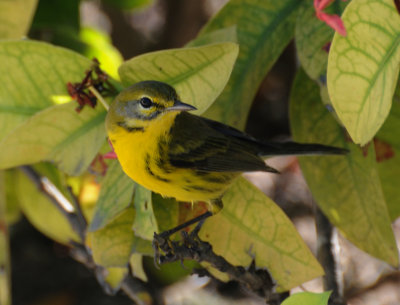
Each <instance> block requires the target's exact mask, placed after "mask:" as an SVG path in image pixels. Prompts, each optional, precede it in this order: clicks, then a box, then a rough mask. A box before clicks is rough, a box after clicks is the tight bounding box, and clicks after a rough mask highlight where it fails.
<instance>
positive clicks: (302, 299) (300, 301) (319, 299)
mask: <svg viewBox="0 0 400 305" xmlns="http://www.w3.org/2000/svg"><path fill="white" fill-rule="evenodd" d="M330 294H331V293H330V292H329V291H327V292H323V293H313V292H300V293H296V294H293V295H291V296H290V297H288V298H287V299H286V300H284V301H283V302H282V305H328V300H329V296H330Z"/></svg>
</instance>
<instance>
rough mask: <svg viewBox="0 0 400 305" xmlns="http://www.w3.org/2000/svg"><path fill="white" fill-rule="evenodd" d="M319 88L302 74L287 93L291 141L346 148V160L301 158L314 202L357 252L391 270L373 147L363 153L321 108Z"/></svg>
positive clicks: (393, 252) (391, 247) (393, 259)
mask: <svg viewBox="0 0 400 305" xmlns="http://www.w3.org/2000/svg"><path fill="white" fill-rule="evenodd" d="M318 89H319V88H318V86H317V85H316V84H315V83H314V82H313V81H311V80H310V79H309V78H308V77H307V76H306V74H305V73H304V72H303V71H301V72H300V73H299V74H298V76H297V77H296V80H295V82H294V85H293V88H292V94H291V109H290V116H291V125H292V132H293V137H294V140H296V141H299V142H313V143H322V144H327V145H333V146H338V147H344V148H347V149H349V150H350V153H349V154H348V155H346V156H320V157H302V158H299V159H300V165H301V168H302V170H303V173H304V176H305V178H306V180H307V183H308V185H309V186H310V188H311V191H312V193H313V196H314V198H315V199H316V201H317V203H318V205H319V206H320V207H321V209H322V211H323V212H324V214H325V215H326V216H327V217H328V218H329V220H330V221H331V222H332V223H333V224H334V225H335V226H336V227H338V228H339V230H340V231H341V233H342V234H343V235H344V236H345V237H346V238H347V239H348V240H350V241H351V242H352V243H354V244H355V245H356V246H357V247H359V248H360V249H362V250H364V251H366V252H368V253H369V254H371V255H373V256H375V257H377V258H380V259H382V260H384V261H386V262H388V263H390V264H391V265H394V266H396V265H397V264H398V252H397V247H396V242H395V239H394V236H393V231H392V228H391V225H390V218H389V214H388V211H387V208H386V202H385V198H384V195H383V192H382V188H381V183H380V179H379V175H378V171H377V168H376V161H375V152H374V147H373V145H370V146H369V147H368V148H365V149H361V148H359V147H358V146H357V145H355V144H353V143H351V141H350V140H349V139H347V138H346V135H345V132H344V130H343V129H342V128H341V127H340V126H339V125H338V124H337V123H336V121H335V120H334V119H333V117H332V116H331V115H330V114H329V112H328V111H327V110H326V109H324V107H323V105H322V103H321V101H320V97H319V90H318Z"/></svg>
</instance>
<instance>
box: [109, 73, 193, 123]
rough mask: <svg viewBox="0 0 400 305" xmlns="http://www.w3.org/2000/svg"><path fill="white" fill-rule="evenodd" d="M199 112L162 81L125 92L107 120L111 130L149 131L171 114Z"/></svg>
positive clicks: (144, 84) (127, 89)
mask: <svg viewBox="0 0 400 305" xmlns="http://www.w3.org/2000/svg"><path fill="white" fill-rule="evenodd" d="M195 109H196V108H195V107H193V106H191V105H188V104H185V103H182V102H181V101H180V100H179V98H178V95H177V93H176V91H175V89H174V88H173V87H171V86H170V85H168V84H166V83H162V82H158V81H151V80H149V81H142V82H139V83H136V84H134V85H132V86H130V87H128V88H126V89H124V90H123V91H122V92H121V93H120V94H119V95H118V96H117V97H116V98H115V100H114V102H113V103H112V104H111V106H110V109H109V111H108V114H107V118H106V127H107V129H108V130H110V129H114V128H116V126H120V127H123V128H125V129H127V130H134V129H137V128H145V127H146V126H148V125H149V124H151V122H153V121H154V120H159V119H161V118H162V117H163V116H164V115H166V114H167V113H173V112H175V114H176V112H180V111H190V110H195Z"/></svg>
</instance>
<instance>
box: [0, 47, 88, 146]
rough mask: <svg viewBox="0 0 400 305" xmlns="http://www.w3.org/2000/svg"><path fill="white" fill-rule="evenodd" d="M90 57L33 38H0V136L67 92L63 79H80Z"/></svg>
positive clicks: (78, 80)
mask: <svg viewBox="0 0 400 305" xmlns="http://www.w3.org/2000/svg"><path fill="white" fill-rule="evenodd" d="M91 64H92V63H91V61H90V60H89V59H87V58H85V57H83V56H81V55H79V54H77V53H74V52H72V51H69V50H66V49H63V48H59V47H54V46H52V45H50V44H47V43H43V42H35V41H3V42H0V74H2V75H7V77H4V78H2V81H1V86H0V140H1V139H3V138H4V136H5V135H7V134H8V133H9V132H10V131H11V130H13V129H14V128H15V127H17V126H18V125H19V124H20V123H22V122H23V121H25V120H26V119H28V118H29V117H30V116H32V115H33V114H35V113H36V112H38V111H40V110H43V109H44V108H47V107H49V106H51V105H53V104H55V103H56V102H57V97H60V96H67V95H68V93H67V90H66V84H67V82H72V83H74V82H80V81H81V80H82V78H83V77H84V72H85V70H87V69H88V68H89V67H90V66H91Z"/></svg>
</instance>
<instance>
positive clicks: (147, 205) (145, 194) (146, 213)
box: [133, 184, 158, 240]
mask: <svg viewBox="0 0 400 305" xmlns="http://www.w3.org/2000/svg"><path fill="white" fill-rule="evenodd" d="M151 197H152V195H151V191H149V190H148V189H146V188H144V187H143V186H141V185H139V184H138V185H137V186H136V190H135V197H134V200H133V202H134V205H135V210H136V215H135V222H134V225H133V230H134V231H135V234H136V235H137V236H139V237H141V238H143V239H146V240H153V235H154V232H158V225H157V220H156V218H155V216H154V211H153V200H152V198H151Z"/></svg>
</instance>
